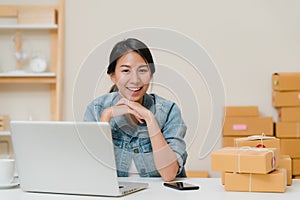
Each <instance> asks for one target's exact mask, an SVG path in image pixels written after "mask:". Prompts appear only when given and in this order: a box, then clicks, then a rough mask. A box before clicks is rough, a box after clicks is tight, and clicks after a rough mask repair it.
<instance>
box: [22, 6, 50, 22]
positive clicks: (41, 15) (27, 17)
mask: <svg viewBox="0 0 300 200" xmlns="http://www.w3.org/2000/svg"><path fill="white" fill-rule="evenodd" d="M18 24H56V19H55V10H54V8H48V7H44V8H41V7H39V8H34V7H28V8H22V9H20V10H19V12H18Z"/></svg>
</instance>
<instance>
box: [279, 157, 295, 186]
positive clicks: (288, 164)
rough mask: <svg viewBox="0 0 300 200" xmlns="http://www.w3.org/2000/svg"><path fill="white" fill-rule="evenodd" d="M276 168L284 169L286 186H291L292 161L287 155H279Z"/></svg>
mask: <svg viewBox="0 0 300 200" xmlns="http://www.w3.org/2000/svg"><path fill="white" fill-rule="evenodd" d="M278 168H285V169H286V184H287V185H292V182H293V179H292V159H291V157H290V156H289V155H280V156H279V161H278Z"/></svg>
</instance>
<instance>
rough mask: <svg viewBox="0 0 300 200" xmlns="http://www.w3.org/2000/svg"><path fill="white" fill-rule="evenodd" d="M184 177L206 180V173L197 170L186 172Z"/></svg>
mask: <svg viewBox="0 0 300 200" xmlns="http://www.w3.org/2000/svg"><path fill="white" fill-rule="evenodd" d="M186 176H187V177H188V178H208V177H209V175H208V171H199V170H186Z"/></svg>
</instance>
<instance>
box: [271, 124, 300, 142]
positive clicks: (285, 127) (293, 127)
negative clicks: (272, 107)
mask: <svg viewBox="0 0 300 200" xmlns="http://www.w3.org/2000/svg"><path fill="white" fill-rule="evenodd" d="M275 129H276V131H275V133H276V137H279V138H299V137H300V122H277V123H276V128H275Z"/></svg>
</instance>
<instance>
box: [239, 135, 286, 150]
mask: <svg viewBox="0 0 300 200" xmlns="http://www.w3.org/2000/svg"><path fill="white" fill-rule="evenodd" d="M234 144H235V147H242V146H248V147H257V148H277V149H280V139H278V138H275V137H270V136H262V135H252V136H248V137H243V138H236V139H234Z"/></svg>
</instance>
